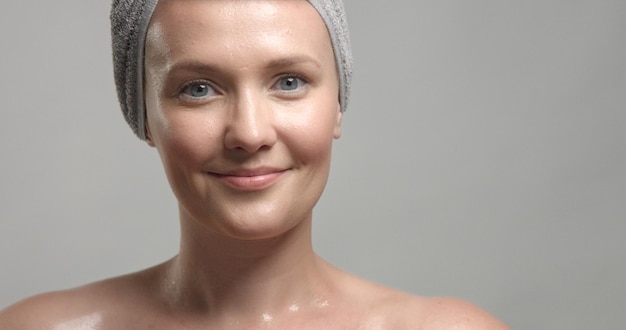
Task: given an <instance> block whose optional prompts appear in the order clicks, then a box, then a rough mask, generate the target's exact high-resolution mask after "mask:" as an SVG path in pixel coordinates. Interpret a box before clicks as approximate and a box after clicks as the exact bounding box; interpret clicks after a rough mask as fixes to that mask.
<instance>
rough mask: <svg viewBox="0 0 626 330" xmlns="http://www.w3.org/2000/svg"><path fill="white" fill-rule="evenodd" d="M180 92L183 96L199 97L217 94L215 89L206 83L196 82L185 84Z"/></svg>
mask: <svg viewBox="0 0 626 330" xmlns="http://www.w3.org/2000/svg"><path fill="white" fill-rule="evenodd" d="M181 94H182V95H183V96H185V97H190V98H194V99H200V98H204V97H208V96H213V95H215V94H217V93H216V92H215V89H213V87H211V86H210V85H209V84H207V83H203V82H197V83H190V84H188V85H186V86H185V87H184V88H183V90H182V92H181Z"/></svg>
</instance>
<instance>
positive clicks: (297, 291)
mask: <svg viewBox="0 0 626 330" xmlns="http://www.w3.org/2000/svg"><path fill="white" fill-rule="evenodd" d="M325 267H326V264H325V263H324V262H323V261H322V260H320V259H319V258H318V257H317V256H316V255H315V253H314V252H313V249H312V244H311V214H309V215H308V216H307V218H306V219H303V220H302V221H300V222H298V225H296V226H295V227H294V228H292V229H290V230H288V231H287V232H285V233H283V234H282V235H280V236H277V237H273V238H269V239H258V240H240V239H233V238H231V237H227V236H225V235H222V234H218V233H216V232H215V231H212V230H211V229H209V228H207V227H205V226H203V225H201V224H199V223H198V222H197V221H195V220H193V219H190V218H189V217H185V216H181V249H180V254H179V255H178V256H177V257H176V258H174V259H173V260H172V261H170V263H169V265H168V270H167V274H168V275H167V282H166V287H167V288H168V289H167V290H166V295H167V296H168V297H169V298H170V299H169V300H170V301H172V302H173V304H174V307H175V308H183V309H187V310H189V311H192V310H193V312H203V313H205V315H208V314H212V315H216V314H222V315H231V316H235V317H241V315H266V314H267V315H270V314H269V313H280V311H287V310H292V311H293V310H294V309H296V310H297V309H299V308H300V306H306V305H316V304H317V305H318V306H319V305H320V304H322V305H323V302H324V300H325V299H324V298H323V294H322V292H324V291H325V290H324V287H325V284H324V283H325V281H324V278H325V269H326V268H325ZM237 314H240V315H237Z"/></svg>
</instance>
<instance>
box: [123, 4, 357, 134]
mask: <svg viewBox="0 0 626 330" xmlns="http://www.w3.org/2000/svg"><path fill="white" fill-rule="evenodd" d="M307 1H308V2H309V3H310V4H311V5H312V6H313V7H314V8H315V9H316V10H317V12H318V13H319V14H320V16H321V17H322V19H323V20H324V23H325V24H326V27H327V28H328V32H329V35H330V39H331V42H332V45H333V51H334V54H335V62H336V64H337V70H338V73H339V102H340V104H341V111H345V110H346V108H347V106H348V99H349V96H350V84H351V78H352V51H351V47H350V35H349V33H348V23H347V20H346V13H345V9H344V6H343V0H307ZM157 2H158V0H113V4H112V6H111V37H112V44H113V72H114V77H115V85H116V87H117V96H118V98H119V101H120V106H121V108H122V113H123V114H124V117H125V118H126V121H127V122H128V125H130V127H131V128H132V130H133V132H135V134H136V135H137V136H138V137H139V138H140V139H142V140H145V139H146V131H145V103H144V95H143V74H144V67H143V66H144V45H145V40H146V33H147V31H148V24H149V23H150V18H151V17H152V13H153V12H154V9H155V8H156V5H157Z"/></svg>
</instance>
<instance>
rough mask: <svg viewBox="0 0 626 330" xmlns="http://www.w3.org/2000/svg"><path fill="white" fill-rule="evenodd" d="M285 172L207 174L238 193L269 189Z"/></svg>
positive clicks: (248, 171)
mask: <svg viewBox="0 0 626 330" xmlns="http://www.w3.org/2000/svg"><path fill="white" fill-rule="evenodd" d="M285 172H287V170H279V169H259V170H240V171H233V172H227V173H215V172H209V173H208V174H209V175H210V176H213V177H215V178H217V179H218V180H219V181H220V182H222V183H223V184H225V185H226V186H228V187H230V188H233V189H235V190H240V191H258V190H263V189H266V188H269V187H270V186H272V185H273V184H274V183H276V181H278V180H279V179H280V178H281V177H282V176H283V174H285Z"/></svg>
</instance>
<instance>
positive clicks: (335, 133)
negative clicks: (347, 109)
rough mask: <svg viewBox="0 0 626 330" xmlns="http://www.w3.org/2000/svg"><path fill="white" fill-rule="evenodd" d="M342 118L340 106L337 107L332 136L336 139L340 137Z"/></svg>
mask: <svg viewBox="0 0 626 330" xmlns="http://www.w3.org/2000/svg"><path fill="white" fill-rule="evenodd" d="M342 118H343V112H342V111H341V107H340V106H339V107H337V118H336V119H335V128H334V130H333V137H334V138H335V139H338V138H340V137H341V119H342Z"/></svg>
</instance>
